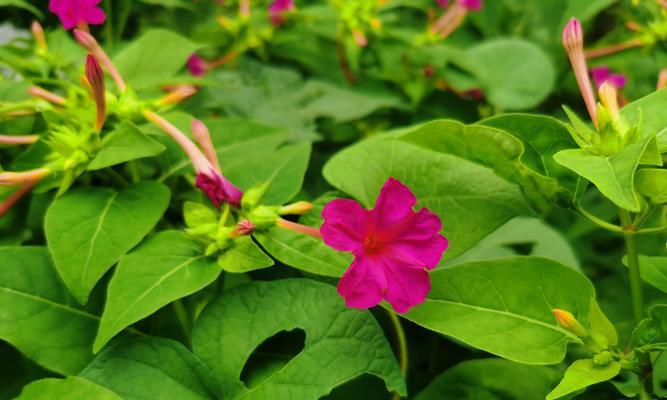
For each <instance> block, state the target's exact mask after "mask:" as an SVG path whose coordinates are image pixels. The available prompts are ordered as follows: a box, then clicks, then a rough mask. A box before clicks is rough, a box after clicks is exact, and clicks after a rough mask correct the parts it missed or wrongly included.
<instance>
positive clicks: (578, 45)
mask: <svg viewBox="0 0 667 400" xmlns="http://www.w3.org/2000/svg"><path fill="white" fill-rule="evenodd" d="M563 47H565V50H567V51H568V52H569V51H575V50H577V49H582V50H583V48H584V31H583V29H582V27H581V22H580V21H579V20H578V19H576V18H570V20H569V21H568V22H567V24H566V25H565V28H564V29H563Z"/></svg>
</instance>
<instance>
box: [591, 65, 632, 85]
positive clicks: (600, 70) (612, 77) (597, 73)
mask: <svg viewBox="0 0 667 400" xmlns="http://www.w3.org/2000/svg"><path fill="white" fill-rule="evenodd" d="M591 75H593V81H594V82H595V86H596V87H597V88H598V89H600V87H601V86H602V84H603V83H605V82H609V83H610V84H612V85H614V86H615V87H616V88H617V89H621V88H622V87H624V86H625V84H626V83H627V82H628V79H627V78H626V77H625V75H622V74H614V73H612V72H611V70H610V69H609V68H607V67H605V66H604V65H603V66H600V67H595V68H592V69H591Z"/></svg>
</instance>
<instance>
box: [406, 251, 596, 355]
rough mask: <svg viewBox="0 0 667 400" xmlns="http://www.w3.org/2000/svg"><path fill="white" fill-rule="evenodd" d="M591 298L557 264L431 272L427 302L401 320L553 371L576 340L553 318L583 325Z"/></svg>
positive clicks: (526, 260) (494, 264)
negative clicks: (564, 315) (567, 315)
mask: <svg viewBox="0 0 667 400" xmlns="http://www.w3.org/2000/svg"><path fill="white" fill-rule="evenodd" d="M519 278H520V279H519ZM594 295H595V293H594V291H593V286H592V285H591V283H590V282H589V281H588V279H586V277H585V276H584V275H582V274H581V273H579V272H577V271H574V270H573V269H571V268H568V267H566V266H564V265H561V264H558V263H557V262H555V261H551V260H547V259H542V258H537V257H517V258H505V259H497V260H490V261H480V262H473V263H468V264H461V265H457V266H454V267H449V268H441V269H436V270H435V271H434V272H432V273H431V292H430V293H429V294H428V296H427V298H426V301H425V302H424V303H423V304H422V305H419V306H417V307H414V308H413V309H412V310H411V311H410V312H408V313H407V314H406V315H405V317H406V318H408V319H409V320H411V321H413V322H415V323H417V324H419V325H422V326H424V327H426V328H428V329H431V330H434V331H436V332H439V333H442V334H444V335H447V336H451V337H453V338H455V339H457V340H460V341H462V342H464V343H467V344H469V345H471V346H474V347H477V348H479V349H482V350H484V351H487V352H489V353H492V354H496V355H498V356H501V357H503V358H507V359H509V360H512V361H516V362H521V363H525V364H555V363H558V362H560V361H561V360H562V359H563V357H564V356H565V351H566V347H567V344H568V342H572V341H575V342H579V339H578V338H577V337H576V336H574V335H573V334H572V333H570V332H569V331H567V330H565V329H563V328H561V327H559V326H558V324H557V323H556V320H555V319H554V317H553V315H552V310H553V309H554V308H560V309H563V310H567V311H569V312H571V313H572V314H573V315H574V316H575V318H577V320H579V321H582V323H583V321H588V317H589V305H590V300H591V298H593V297H594Z"/></svg>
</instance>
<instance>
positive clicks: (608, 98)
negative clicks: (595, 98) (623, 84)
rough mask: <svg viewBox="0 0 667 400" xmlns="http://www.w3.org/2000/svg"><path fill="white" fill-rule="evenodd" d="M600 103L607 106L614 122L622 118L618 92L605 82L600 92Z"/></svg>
mask: <svg viewBox="0 0 667 400" xmlns="http://www.w3.org/2000/svg"><path fill="white" fill-rule="evenodd" d="M598 94H599V96H600V102H602V105H604V106H605V108H606V109H607V111H608V112H609V115H610V116H611V118H612V120H613V121H616V120H618V118H620V116H621V113H620V110H619V107H618V90H617V89H616V87H615V86H614V85H612V84H611V83H609V82H604V83H603V84H602V86H600V90H599V91H598Z"/></svg>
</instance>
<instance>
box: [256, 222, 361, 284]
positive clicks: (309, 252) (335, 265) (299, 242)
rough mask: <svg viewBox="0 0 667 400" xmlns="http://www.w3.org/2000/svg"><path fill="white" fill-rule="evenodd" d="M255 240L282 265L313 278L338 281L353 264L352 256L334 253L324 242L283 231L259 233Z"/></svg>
mask: <svg viewBox="0 0 667 400" xmlns="http://www.w3.org/2000/svg"><path fill="white" fill-rule="evenodd" d="M253 236H254V237H255V238H256V239H257V241H258V242H259V243H260V244H261V245H262V247H264V248H265V249H266V251H268V252H269V254H271V255H272V256H273V257H275V258H276V259H277V260H279V261H280V262H282V263H285V264H287V265H289V266H290V267H294V268H297V269H300V270H302V271H306V272H309V273H312V274H317V275H324V276H332V277H336V278H338V277H340V276H342V275H343V273H344V272H345V271H346V270H347V269H348V268H349V266H350V263H351V262H352V256H351V255H349V254H347V253H341V252H338V251H336V250H334V249H332V248H331V247H329V246H327V245H326V244H324V242H323V241H322V239H317V238H314V237H312V236H308V235H302V234H299V233H296V232H292V231H288V230H286V229H283V228H279V227H275V228H271V229H269V230H267V231H262V232H255V234H254V235H253Z"/></svg>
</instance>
